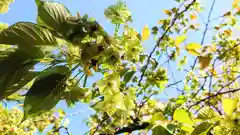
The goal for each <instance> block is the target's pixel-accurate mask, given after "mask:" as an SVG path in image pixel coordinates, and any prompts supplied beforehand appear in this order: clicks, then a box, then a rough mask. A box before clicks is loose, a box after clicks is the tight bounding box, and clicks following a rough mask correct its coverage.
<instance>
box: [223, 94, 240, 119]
mask: <svg viewBox="0 0 240 135" xmlns="http://www.w3.org/2000/svg"><path fill="white" fill-rule="evenodd" d="M237 104H238V99H230V98H225V99H222V107H223V111H224V112H225V113H226V114H227V115H228V116H231V115H232V113H233V111H234V110H235V109H236V108H237Z"/></svg>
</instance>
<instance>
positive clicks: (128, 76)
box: [124, 71, 136, 83]
mask: <svg viewBox="0 0 240 135" xmlns="http://www.w3.org/2000/svg"><path fill="white" fill-rule="evenodd" d="M135 73H136V71H130V72H127V73H126V74H125V76H124V82H125V83H128V82H129V81H130V80H131V79H132V77H133V75H134V74H135Z"/></svg>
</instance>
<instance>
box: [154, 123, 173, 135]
mask: <svg viewBox="0 0 240 135" xmlns="http://www.w3.org/2000/svg"><path fill="white" fill-rule="evenodd" d="M152 135H172V134H171V133H170V132H169V131H168V130H167V129H166V128H164V127H163V126H161V125H158V126H155V127H154V128H153V129H152Z"/></svg>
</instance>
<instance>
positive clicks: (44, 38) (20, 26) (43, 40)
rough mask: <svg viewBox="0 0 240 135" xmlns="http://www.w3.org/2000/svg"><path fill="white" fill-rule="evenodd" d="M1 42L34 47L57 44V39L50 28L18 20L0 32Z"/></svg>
mask: <svg viewBox="0 0 240 135" xmlns="http://www.w3.org/2000/svg"><path fill="white" fill-rule="evenodd" d="M0 44H8V45H19V46H20V47H23V46H26V47H33V45H57V41H56V38H55V37H54V35H53V34H52V33H51V32H50V31H49V30H48V29H45V28H42V27H39V26H38V25H36V24H34V23H31V22H18V23H16V24H13V25H11V26H10V27H8V28H7V29H5V30H3V31H2V32H1V33H0ZM28 49H29V48H28ZM28 51H29V50H28Z"/></svg>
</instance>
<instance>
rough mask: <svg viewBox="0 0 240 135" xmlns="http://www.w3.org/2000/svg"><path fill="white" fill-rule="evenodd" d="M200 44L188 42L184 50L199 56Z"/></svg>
mask: <svg viewBox="0 0 240 135" xmlns="http://www.w3.org/2000/svg"><path fill="white" fill-rule="evenodd" d="M201 48H202V46H201V45H200V44H198V43H189V44H187V45H186V46H185V50H186V51H187V52H188V53H190V54H192V55H193V56H200V55H201V54H200V49H201Z"/></svg>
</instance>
